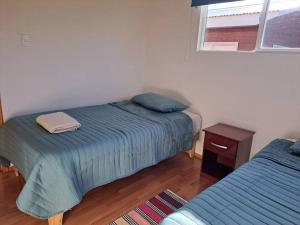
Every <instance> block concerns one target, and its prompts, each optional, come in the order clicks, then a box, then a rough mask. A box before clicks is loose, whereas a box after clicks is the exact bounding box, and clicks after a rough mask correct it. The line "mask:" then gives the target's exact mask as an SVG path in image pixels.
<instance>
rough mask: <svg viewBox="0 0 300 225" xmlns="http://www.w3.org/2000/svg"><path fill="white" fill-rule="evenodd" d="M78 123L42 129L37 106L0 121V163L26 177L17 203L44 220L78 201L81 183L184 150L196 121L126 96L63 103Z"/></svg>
mask: <svg viewBox="0 0 300 225" xmlns="http://www.w3.org/2000/svg"><path fill="white" fill-rule="evenodd" d="M63 112H65V113H67V114H68V115H70V116H72V117H73V118H75V119H77V120H78V121H80V123H81V125H82V126H81V128H80V129H79V130H77V131H75V132H67V133H62V134H55V135H54V134H50V133H48V132H47V131H46V130H44V129H43V128H42V127H40V126H38V125H37V124H36V122H35V118H36V117H37V116H39V115H40V114H33V115H27V116H21V117H17V118H14V119H11V120H9V121H7V122H6V124H5V125H4V127H3V128H1V129H0V165H2V166H8V165H9V164H10V163H12V164H14V165H15V166H16V167H17V169H18V171H19V172H20V173H21V174H22V176H23V177H24V179H25V181H26V184H25V186H24V187H23V189H22V191H21V193H20V195H19V196H18V199H17V207H18V208H19V209H20V210H21V211H23V212H24V213H26V214H29V215H31V216H33V217H35V218H38V219H48V221H49V224H61V223H62V216H63V213H64V212H66V211H68V210H69V209H71V208H72V207H74V206H75V205H77V204H79V203H80V201H81V199H82V197H83V196H84V194H86V193H87V192H88V191H89V190H91V189H93V188H95V187H98V186H101V185H104V184H107V183H110V182H112V181H114V180H116V179H119V178H123V177H126V176H129V175H132V174H134V173H136V172H137V171H139V170H141V169H143V168H146V167H149V166H152V165H155V164H157V163H158V162H160V161H162V160H165V159H167V158H170V157H171V156H174V155H175V154H177V153H178V152H182V151H186V150H190V149H192V150H190V151H189V154H190V155H191V156H193V154H194V149H195V141H196V139H195V137H196V138H198V134H199V131H200V128H201V118H200V116H198V115H196V114H193V113H190V112H185V113H182V112H174V113H159V112H155V111H152V110H149V109H146V108H144V107H142V106H140V105H138V104H135V103H133V102H131V101H121V102H115V103H111V104H105V105H99V106H91V107H83V108H76V109H70V110H65V111H63Z"/></svg>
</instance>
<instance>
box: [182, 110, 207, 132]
mask: <svg viewBox="0 0 300 225" xmlns="http://www.w3.org/2000/svg"><path fill="white" fill-rule="evenodd" d="M183 113H185V114H186V115H188V116H189V117H190V118H191V119H192V122H193V132H194V135H196V134H197V133H199V132H200V131H201V127H202V119H201V116H200V115H199V114H196V113H193V112H190V111H188V110H184V111H183Z"/></svg>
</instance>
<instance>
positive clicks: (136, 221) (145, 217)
mask: <svg viewBox="0 0 300 225" xmlns="http://www.w3.org/2000/svg"><path fill="white" fill-rule="evenodd" d="M185 203H186V201H185V200H184V199H182V198H180V197H179V196H178V195H176V194H174V193H173V192H172V191H170V190H166V191H164V192H162V193H160V194H158V195H156V196H155V197H154V198H152V199H150V200H148V201H146V202H144V203H143V204H141V205H140V206H138V207H137V208H136V209H134V210H131V211H130V212H129V213H128V214H127V215H125V216H122V217H120V218H119V219H117V220H115V221H114V222H112V223H111V224H110V225H128V224H129V225H149V224H150V225H156V224H159V223H160V222H161V221H162V220H163V219H164V218H165V217H166V216H167V215H169V214H171V213H172V212H174V211H175V210H176V209H179V208H180V207H182V206H183V205H184V204H185Z"/></svg>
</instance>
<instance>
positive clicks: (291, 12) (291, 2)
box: [262, 0, 300, 49]
mask: <svg viewBox="0 0 300 225" xmlns="http://www.w3.org/2000/svg"><path fill="white" fill-rule="evenodd" d="M262 47H263V48H272V49H293V48H300V0H270V5H269V9H268V11H267V19H266V23H265V30H264V35H263V43H262Z"/></svg>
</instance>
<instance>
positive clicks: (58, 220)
mask: <svg viewBox="0 0 300 225" xmlns="http://www.w3.org/2000/svg"><path fill="white" fill-rule="evenodd" d="M2 112H3V111H2V105H1V97H0V127H2V126H3V124H4V120H3V113H2ZM199 137H200V132H198V133H197V134H196V135H195V136H194V140H193V146H192V149H191V150H189V151H186V153H187V154H188V155H189V157H190V158H194V157H195V151H196V143H197V141H198V139H199ZM8 172H13V173H14V174H15V175H16V176H17V177H19V178H20V180H23V178H22V175H20V173H19V171H18V169H17V168H16V167H14V166H12V167H3V166H0V173H8ZM22 183H24V181H22ZM63 216H64V214H63V213H60V214H57V215H54V216H52V217H50V218H48V225H62V224H63Z"/></svg>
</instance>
